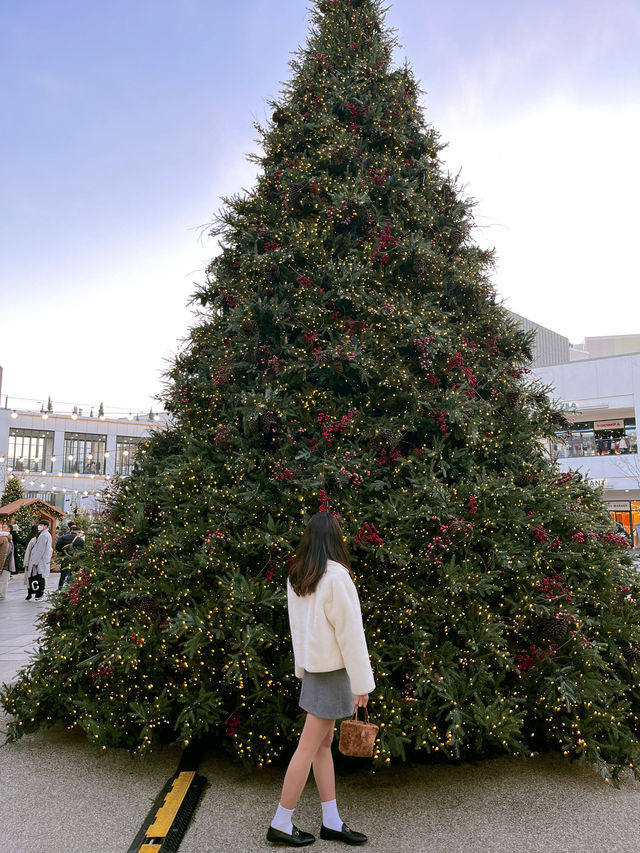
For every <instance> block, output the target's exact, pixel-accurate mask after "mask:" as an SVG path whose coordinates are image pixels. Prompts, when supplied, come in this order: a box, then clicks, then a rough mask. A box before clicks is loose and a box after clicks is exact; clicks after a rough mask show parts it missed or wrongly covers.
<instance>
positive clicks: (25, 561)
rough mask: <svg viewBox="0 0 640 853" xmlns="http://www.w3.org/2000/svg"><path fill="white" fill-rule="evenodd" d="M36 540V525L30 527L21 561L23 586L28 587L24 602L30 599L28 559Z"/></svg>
mask: <svg viewBox="0 0 640 853" xmlns="http://www.w3.org/2000/svg"><path fill="white" fill-rule="evenodd" d="M37 538H38V525H37V524H32V525H31V533H30V535H29V541H28V542H27V547H26V548H25V549H24V559H23V561H22V565H23V566H24V581H23V583H24V585H25V586H26V587H29V588H28V590H27V597H26V599H25V601H29V599H30V598H31V587H30V586H29V559H30V557H31V552H32V550H33V546H34V545H35V544H36V539H37Z"/></svg>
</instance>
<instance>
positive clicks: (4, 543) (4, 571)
mask: <svg viewBox="0 0 640 853" xmlns="http://www.w3.org/2000/svg"><path fill="white" fill-rule="evenodd" d="M12 557H13V542H12V541H11V532H10V530H9V525H8V524H0V599H2V598H6V597H7V587H8V585H9V578H10V576H11V561H12Z"/></svg>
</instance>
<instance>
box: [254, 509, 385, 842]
mask: <svg viewBox="0 0 640 853" xmlns="http://www.w3.org/2000/svg"><path fill="white" fill-rule="evenodd" d="M287 603H288V608H289V623H290V626H291V640H292V643H293V655H294V659H295V671H296V676H297V677H298V678H300V679H302V688H301V691H300V700H299V705H300V707H301V708H302V709H303V710H304V711H306V712H307V716H306V719H305V723H304V727H303V729H302V734H301V735H300V740H299V742H298V747H297V749H296V751H295V752H294V754H293V757H292V758H291V761H290V762H289V766H288V768H287V772H286V775H285V777H284V784H283V786H282V794H281V795H280V803H279V805H278V808H277V810H276V813H275V816H274V818H273V820H272V821H271V826H270V827H269V830H268V832H267V841H271V842H273V843H276V844H286V845H288V846H290V847H304V846H306V845H308V844H312V843H313V842H314V841H315V837H314V836H313V835H312V834H311V833H310V832H303V831H302V830H300V829H298V828H297V827H296V826H294V824H293V819H292V818H293V811H294V809H295V807H296V805H297V803H298V800H299V799H300V795H301V794H302V790H303V788H304V786H305V783H306V781H307V777H308V776H309V771H310V770H311V767H313V775H314V778H315V781H316V786H317V788H318V793H319V795H320V805H321V807H322V826H321V828H320V837H321V838H323V839H325V840H331V841H342V842H344V843H346V844H364V842H365V841H366V840H367V836H366V835H363V833H361V832H355V831H354V830H352V829H350V828H349V827H348V826H347V825H346V824H345V823H343V822H342V818H341V817H340V814H339V812H338V807H337V804H336V780H335V773H334V769H333V756H332V754H331V743H332V741H333V730H334V727H335V721H336V719H339V718H343V717H349V716H351V714H353V712H354V708H355V707H362V708H366V706H367V702H368V700H369V693H370V692H371V691H372V690H373V688H374V687H375V682H374V680H373V673H372V671H371V664H370V662H369V652H368V650H367V641H366V638H365V635H364V628H363V625H362V612H361V610H360V601H359V599H358V592H357V590H356V586H355V584H354V582H353V572H352V571H351V567H350V565H349V556H348V554H347V549H346V547H345V544H344V538H343V535H342V530H341V528H340V524H339V522H338V520H337V518H336V517H335V516H333V515H332V514H331V513H328V512H319V513H317V514H316V515H314V516H312V518H311V520H310V521H309V524H308V525H307V527H306V529H305V531H304V533H303V535H302V539H301V540H300V544H299V546H298V548H297V550H296V553H295V556H294V558H293V561H292V565H291V569H290V571H289V580H288V584H287Z"/></svg>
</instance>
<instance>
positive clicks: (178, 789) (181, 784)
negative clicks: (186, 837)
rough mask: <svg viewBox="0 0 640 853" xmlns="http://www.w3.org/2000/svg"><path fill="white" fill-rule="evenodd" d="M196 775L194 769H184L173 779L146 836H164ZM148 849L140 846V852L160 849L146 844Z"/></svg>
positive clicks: (144, 852)
mask: <svg viewBox="0 0 640 853" xmlns="http://www.w3.org/2000/svg"><path fill="white" fill-rule="evenodd" d="M195 775H196V771H195V770H189V771H185V772H183V773H180V775H179V776H178V777H177V779H175V780H174V782H173V785H172V786H171V790H170V791H169V793H168V794H167V796H166V797H165V798H164V803H163V804H162V805H161V806H160V808H159V809H158V811H157V812H156V818H155V820H154V822H153V823H152V824H151V826H150V827H149V828H148V829H147V831H146V833H145V835H146V836H147V838H165V837H166V835H167V834H168V832H169V830H170V829H171V825H172V823H173V821H174V820H175V818H176V815H177V814H178V810H179V808H180V806H181V805H182V801H183V800H184V798H185V795H186V793H187V791H188V790H189V786H190V785H191V783H192V781H193V779H194V777H195ZM146 846H147V847H148V848H149V849H148V850H147V851H145V850H144V847H142V848H140V853H152V851H155V850H160V847H161V846H162V845H160V847H154V846H153V845H149V844H147V845H146Z"/></svg>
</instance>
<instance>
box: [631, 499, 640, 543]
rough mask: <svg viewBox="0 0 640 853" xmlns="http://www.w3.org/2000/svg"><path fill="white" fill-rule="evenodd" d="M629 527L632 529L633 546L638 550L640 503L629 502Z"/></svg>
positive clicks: (639, 541)
mask: <svg viewBox="0 0 640 853" xmlns="http://www.w3.org/2000/svg"><path fill="white" fill-rule="evenodd" d="M631 527H632V528H633V546H634V548H640V501H631Z"/></svg>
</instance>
